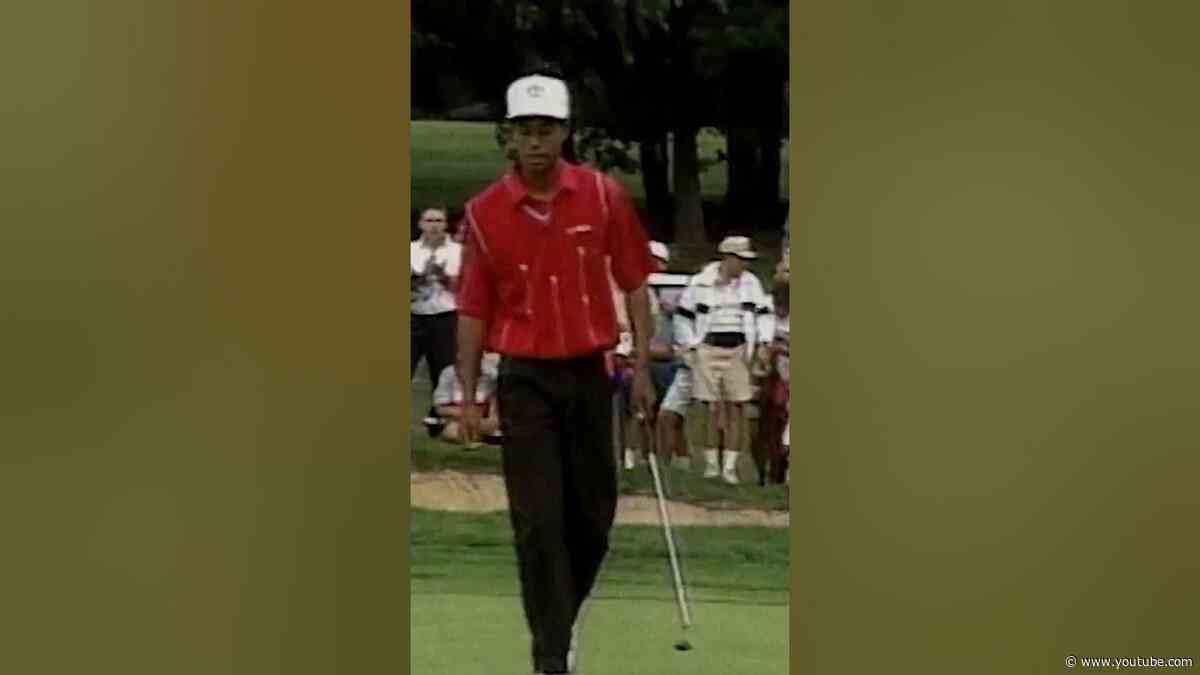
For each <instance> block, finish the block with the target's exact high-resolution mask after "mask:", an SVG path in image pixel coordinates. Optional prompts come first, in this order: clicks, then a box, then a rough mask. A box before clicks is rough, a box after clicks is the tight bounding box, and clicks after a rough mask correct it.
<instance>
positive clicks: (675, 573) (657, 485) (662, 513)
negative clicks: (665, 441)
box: [649, 451, 692, 629]
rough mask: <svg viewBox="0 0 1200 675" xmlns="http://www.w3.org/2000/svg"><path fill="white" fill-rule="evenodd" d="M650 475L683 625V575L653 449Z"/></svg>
mask: <svg viewBox="0 0 1200 675" xmlns="http://www.w3.org/2000/svg"><path fill="white" fill-rule="evenodd" d="M649 464H650V475H651V477H652V478H653V479H654V492H655V494H656V495H657V496H658V516H659V520H660V521H661V522H662V527H663V538H664V539H666V540H667V555H668V557H669V558H670V560H671V577H672V580H673V581H674V582H675V600H676V602H677V603H679V617H680V619H681V620H682V622H683V627H684V628H685V629H686V628H689V627H690V626H691V625H692V616H691V612H689V611H688V603H687V597H686V596H685V595H684V591H683V575H682V574H680V573H679V558H678V556H677V553H676V551H675V536H674V534H673V533H672V531H671V517H670V516H669V515H668V514H667V500H666V496H665V495H664V494H663V488H662V480H661V478H660V477H659V473H658V457H657V453H656V452H654V451H651V452H650V457H649Z"/></svg>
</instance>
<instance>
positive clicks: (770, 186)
mask: <svg viewBox="0 0 1200 675" xmlns="http://www.w3.org/2000/svg"><path fill="white" fill-rule="evenodd" d="M782 145H783V134H782V132H781V130H780V129H778V128H775V129H760V130H759V150H758V152H759V156H760V157H761V158H762V171H761V173H760V174H759V175H760V177H759V184H758V197H757V199H756V201H757V202H758V203H759V204H760V205H761V207H762V209H763V214H762V216H761V217H760V218H758V220H757V225H758V226H759V227H760V228H761V227H767V228H770V229H772V230H774V229H776V228H777V227H778V225H780V224H781V222H782V221H780V222H776V221H777V220H778V219H779V218H778V213H779V179H780V173H781V172H782V171H783V166H782V162H781V161H780V159H779V152H780V149H781V146H782Z"/></svg>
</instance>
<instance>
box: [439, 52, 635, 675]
mask: <svg viewBox="0 0 1200 675" xmlns="http://www.w3.org/2000/svg"><path fill="white" fill-rule="evenodd" d="M507 103H508V114H507V117H508V119H509V120H510V121H511V122H512V124H513V127H514V129H513V132H514V133H513V140H514V143H515V145H516V151H517V162H516V164H515V166H514V167H513V168H512V170H511V171H509V172H507V173H506V174H505V175H503V176H502V177H500V179H499V180H497V181H496V182H494V183H493V184H492V185H490V186H489V187H488V188H487V189H485V190H484V191H483V192H481V193H479V194H478V195H476V196H475V197H474V198H472V199H471V200H470V201H469V202H468V203H467V205H466V220H467V236H466V241H465V244H464V245H465V251H464V260H463V269H462V277H461V280H460V287H459V296H458V301H459V329H458V362H459V367H458V372H459V376H460V377H461V378H462V385H463V389H464V392H465V396H464V402H465V406H464V409H463V416H462V426H463V430H464V432H465V434H466V437H467V438H466V439H467V440H468V442H470V441H472V440H475V439H477V438H478V433H479V430H478V427H479V412H478V409H477V408H476V406H474V405H473V404H472V403H471V402H472V401H474V400H475V388H476V386H477V383H478V376H479V360H480V353H481V352H482V351H483V350H484V349H485V348H486V349H487V350H488V351H494V352H498V353H500V354H501V355H502V357H501V361H500V367H499V384H498V392H497V394H498V402H499V405H500V428H501V432H502V433H503V435H504V440H503V446H502V453H501V454H502V457H503V465H504V480H505V486H506V488H507V490H508V501H509V514H510V520H511V522H512V528H513V535H514V540H515V545H516V553H517V562H518V568H519V573H520V581H521V594H522V600H523V603H524V608H525V617H526V620H527V622H528V625H529V629H530V632H531V633H532V638H533V640H532V641H533V648H532V655H533V667H534V671H535V673H568V672H571V670H572V668H573V665H574V664H573V663H572V661H573V653H572V652H573V649H572V647H573V643H574V637H575V632H576V630H575V629H576V626H575V623H576V618H577V616H578V615H579V610H580V607H581V605H582V604H583V602H584V600H585V599H586V598H587V597H588V594H589V593H590V591H591V589H592V585H593V583H594V582H595V580H596V574H597V572H598V571H599V569H600V564H601V562H602V561H603V560H604V557H605V554H606V553H607V551H608V535H609V530H610V529H611V528H612V523H613V517H614V515H615V513H616V504H617V483H616V475H617V465H616V461H617V460H616V454H615V453H614V452H613V438H612V413H613V411H612V390H611V388H610V384H609V379H608V376H607V373H606V371H605V362H604V353H605V351H607V350H610V349H612V348H613V347H615V346H616V345H617V342H618V331H617V321H616V318H615V317H616V311H615V306H614V304H615V303H614V300H613V293H612V289H611V286H610V281H609V279H610V276H609V275H610V270H611V278H612V279H614V280H615V281H616V283H617V285H618V286H619V287H620V289H621V290H622V291H623V292H624V294H625V297H626V302H627V303H628V304H627V310H628V315H629V316H630V323H631V324H632V328H633V333H634V344H635V349H634V353H635V354H637V356H636V363H635V374H634V382H633V399H634V405H635V407H636V408H637V409H638V410H639V411H640V412H642V414H649V411H650V410H651V409H652V407H653V404H654V389H653V386H652V384H651V381H650V371H649V354H650V348H649V344H650V330H651V327H650V326H651V324H650V310H649V301H648V298H647V290H646V279H647V277H648V276H649V275H650V273H651V272H652V271H653V270H654V268H655V264H654V260H653V259H652V258H651V256H650V253H649V248H648V239H647V237H646V234H645V232H644V231H643V229H642V226H641V223H640V222H639V220H638V217H637V214H636V212H635V211H634V208H633V203H632V201H631V200H630V198H629V195H628V194H627V193H626V191H625V189H624V188H623V187H622V186H621V185H620V184H619V183H617V182H616V181H614V180H612V179H611V178H610V177H608V176H607V175H605V174H603V173H599V172H597V171H593V170H591V169H587V168H585V167H582V166H578V165H575V164H572V163H569V162H567V161H565V160H564V159H562V156H561V155H562V148H563V143H564V142H565V141H566V140H567V137H568V135H569V133H570V129H569V127H568V119H569V117H570V116H569V110H570V104H569V97H568V92H567V87H566V84H565V83H563V81H562V80H559V79H556V78H552V77H545V76H541V75H534V76H529V77H524V78H521V79H518V80H517V81H515V82H513V83H512V84H511V85H510V87H509V89H508V96H507Z"/></svg>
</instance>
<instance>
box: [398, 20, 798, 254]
mask: <svg viewBox="0 0 1200 675" xmlns="http://www.w3.org/2000/svg"><path fill="white" fill-rule="evenodd" d="M412 16H413V42H412V44H413V60H412V61H413V106H414V108H416V109H420V110H422V111H425V110H429V111H438V110H440V111H443V112H445V111H448V110H449V109H451V108H458V107H462V106H464V105H466V104H468V103H472V102H479V101H486V102H488V103H489V106H490V108H489V110H490V113H491V115H490V117H491V119H493V120H500V119H501V117H502V110H501V108H502V104H503V99H504V89H505V87H506V85H507V84H508V82H510V81H511V80H512V79H513V78H515V77H517V76H518V75H520V74H522V73H523V72H528V71H531V70H533V69H535V68H539V67H545V66H547V65H548V66H549V67H551V68H552V69H554V70H557V71H558V72H559V73H560V74H561V75H562V76H563V77H564V78H565V79H567V80H568V82H569V84H570V86H571V90H572V93H573V98H574V102H573V108H574V109H573V111H572V114H573V115H574V118H575V119H574V124H575V127H576V133H575V141H576V150H577V152H578V155H579V157H580V158H581V159H584V160H586V161H590V162H592V163H593V164H595V165H596V166H598V167H600V168H602V169H605V170H610V169H614V168H619V169H622V170H625V171H631V170H640V171H641V172H642V179H643V183H644V186H645V188H646V189H645V192H646V194H647V202H648V204H647V209H648V210H649V211H650V212H651V220H654V221H658V222H669V223H670V224H672V225H674V228H672V229H674V230H675V232H676V234H682V235H685V236H686V235H688V234H689V233H690V234H691V235H693V236H695V235H696V234H697V232H700V233H703V227H704V223H703V219H702V213H703V212H702V211H701V209H700V208H699V207H700V203H699V174H700V172H702V171H703V170H704V169H705V168H706V167H707V166H711V165H712V164H713V163H714V162H716V161H729V162H730V164H731V166H730V167H729V168H730V177H731V180H730V193H729V195H728V196H727V204H726V206H728V207H729V208H730V209H734V208H741V204H743V203H744V202H746V201H755V200H758V201H767V202H777V201H778V188H777V184H778V166H777V165H778V157H777V155H778V148H779V143H780V140H781V139H782V138H783V137H785V136H786V133H787V124H786V114H785V108H784V94H783V91H784V84H785V82H786V80H787V59H788V56H787V32H788V3H787V2H785V1H782V0H543V1H540V2H531V1H529V0H492V1H488V2H484V1H483V0H416V1H415V2H414V3H413V4H412ZM706 127H712V128H717V129H719V130H720V131H721V133H723V134H725V135H726V136H727V138H728V139H729V141H730V146H731V147H730V148H729V151H728V152H727V153H726V154H725V155H724V156H722V157H719V158H718V157H709V158H702V157H699V156H697V155H695V152H696V151H695V147H696V145H697V144H696V143H695V142H694V141H695V137H696V135H697V134H698V133H700V131H701V129H703V128H706ZM496 134H497V142H498V143H499V144H500V145H501V146H502V147H503V146H505V145H506V144H507V140H506V134H507V130H506V127H505V126H504V125H503V124H498V125H497V132H496ZM668 138H673V139H674V141H673V148H672V150H673V154H674V162H673V163H672V164H671V165H670V166H668V162H667V148H668V145H667V143H668ZM689 139H690V140H689ZM634 144H638V145H640V146H641V150H642V152H641V156H642V161H641V162H640V163H638V162H636V161H635V160H634V154H633V153H632V149H633V147H634ZM772 149H773V150H774V152H775V153H776V157H775V160H774V162H773V163H772V161H771V160H770V157H769V153H770V152H771V151H772ZM668 170H670V171H671V172H673V173H674V176H673V180H671V181H668V180H667V175H668ZM772 171H774V172H775V173H774V180H775V183H776V187H775V188H774V190H773V191H772V189H770V188H769V186H767V187H764V186H763V185H762V184H763V183H767V182H770V179H771V177H770V174H771V172H772ZM735 173H736V174H737V175H738V176H739V177H741V178H742V179H740V180H735V179H734V175H735ZM671 183H674V185H675V186H676V188H677V189H676V191H675V193H674V194H671V193H668V192H667V188H668V185H669V184H671ZM772 205H773V204H772ZM726 220H728V218H726ZM710 234H712V233H710Z"/></svg>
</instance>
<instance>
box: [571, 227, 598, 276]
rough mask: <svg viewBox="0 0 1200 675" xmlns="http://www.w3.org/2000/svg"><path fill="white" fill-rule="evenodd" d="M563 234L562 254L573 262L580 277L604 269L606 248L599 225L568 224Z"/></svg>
mask: <svg viewBox="0 0 1200 675" xmlns="http://www.w3.org/2000/svg"><path fill="white" fill-rule="evenodd" d="M564 234H565V242H564V244H565V247H564V248H565V249H566V250H564V251H562V254H563V256H564V257H565V258H568V259H570V260H572V261H573V262H574V263H575V265H576V267H577V268H578V271H579V276H580V277H587V276H590V275H594V274H597V273H601V272H604V271H605V269H606V268H605V265H606V262H605V256H606V255H607V250H606V247H605V245H604V244H605V242H604V232H603V230H602V229H601V227H600V226H599V225H592V224H587V223H583V224H579V225H572V226H568V227H566V228H565V229H564Z"/></svg>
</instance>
